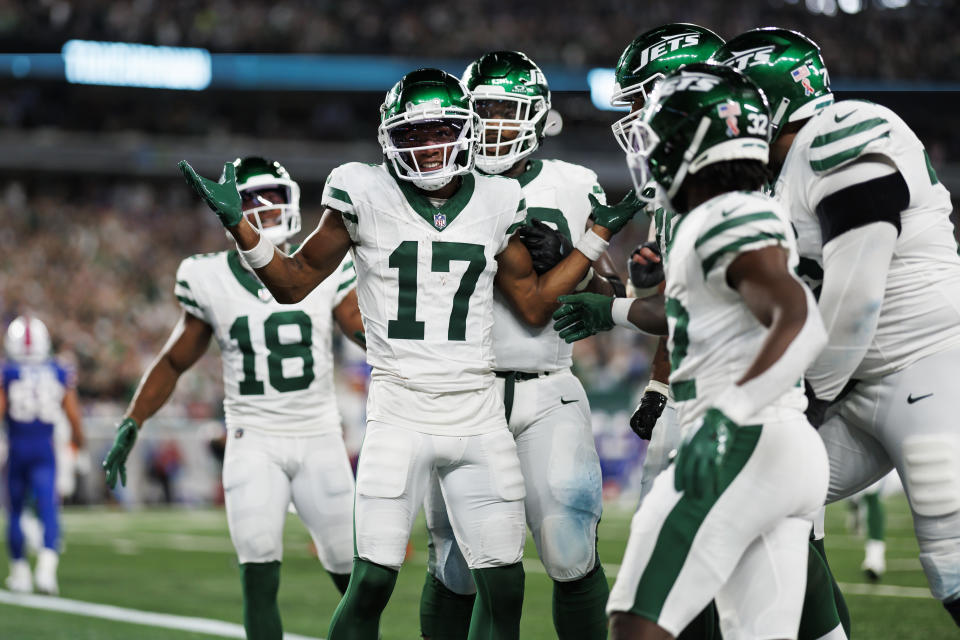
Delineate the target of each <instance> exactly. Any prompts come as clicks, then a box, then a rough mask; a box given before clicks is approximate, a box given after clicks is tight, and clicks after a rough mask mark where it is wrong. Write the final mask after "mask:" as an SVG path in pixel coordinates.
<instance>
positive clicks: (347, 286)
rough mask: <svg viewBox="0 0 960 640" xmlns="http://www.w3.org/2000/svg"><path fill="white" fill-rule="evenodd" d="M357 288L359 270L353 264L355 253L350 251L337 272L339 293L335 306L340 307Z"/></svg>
mask: <svg viewBox="0 0 960 640" xmlns="http://www.w3.org/2000/svg"><path fill="white" fill-rule="evenodd" d="M356 288H357V269H356V267H355V266H354V264H353V252H352V251H349V252H347V255H346V256H344V258H343V262H341V263H340V267H339V269H338V270H337V293H336V294H335V295H334V297H333V306H334V307H336V306H338V305H339V304H340V303H341V302H343V299H344V298H346V297H347V294H348V293H350V292H351V291H353V290H354V289H356Z"/></svg>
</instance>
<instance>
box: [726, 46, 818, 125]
mask: <svg viewBox="0 0 960 640" xmlns="http://www.w3.org/2000/svg"><path fill="white" fill-rule="evenodd" d="M712 59H713V61H715V62H718V63H720V64H723V65H726V66H729V67H733V68H735V69H737V70H738V71H742V72H743V73H745V74H746V75H747V77H749V78H750V79H751V80H753V81H754V82H755V83H757V85H758V86H759V87H760V88H761V89H762V90H763V92H764V93H765V94H767V100H769V102H770V111H771V112H772V117H771V120H770V124H771V127H772V130H773V135H772V140H776V139H777V136H778V135H779V134H780V131H781V129H782V126H783V125H784V124H786V123H788V122H796V121H798V120H806V119H807V118H810V117H811V116H813V115H815V114H816V113H817V112H818V111H820V110H821V109H823V108H824V107H827V106H829V105H831V104H833V94H832V93H831V92H830V76H829V75H828V74H827V67H826V65H825V64H824V62H823V56H821V55H820V47H818V46H817V45H816V43H815V42H813V41H812V40H810V38H808V37H806V36H805V35H803V34H802V33H797V32H796V31H789V30H787V29H776V28H773V27H769V28H765V29H754V30H752V31H747V32H746V33H742V34H740V35H739V36H737V37H736V38H734V39H733V40H731V41H730V42H728V43H727V44H725V45H724V46H722V47H720V49H719V50H717V52H716V53H715V54H714V55H713V58H712Z"/></svg>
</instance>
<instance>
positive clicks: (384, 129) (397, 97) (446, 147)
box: [377, 69, 480, 191]
mask: <svg viewBox="0 0 960 640" xmlns="http://www.w3.org/2000/svg"><path fill="white" fill-rule="evenodd" d="M479 129H480V126H479V119H478V118H477V114H476V112H475V111H474V109H473V98H472V97H471V96H470V92H469V91H467V88H466V87H465V86H463V83H461V82H460V81H459V80H458V79H457V78H456V77H455V76H452V75H450V74H449V73H447V72H445V71H441V70H440V69H417V70H416V71H411V72H410V73H408V74H407V75H405V76H403V78H401V79H400V82H398V83H397V84H395V85H393V88H392V89H390V91H388V92H387V96H386V98H385V99H384V101H383V104H382V105H381V106H380V128H379V130H378V135H377V137H378V138H379V140H380V146H381V148H382V149H383V153H384V155H385V156H386V157H387V159H388V160H389V161H390V162H391V163H392V165H393V170H394V173H395V174H396V176H397V177H398V178H400V179H401V180H406V181H409V182H412V183H413V184H414V185H416V186H417V187H419V188H421V189H424V190H426V191H435V190H437V189H440V188H442V187H443V186H445V185H446V184H448V183H449V182H450V181H451V180H452V179H453V178H454V176H457V175H460V174H463V173H468V172H470V171H471V170H473V164H474V158H475V147H476V142H477V131H479ZM431 150H435V151H438V152H439V156H437V157H436V159H435V160H430V161H428V162H427V164H424V165H423V166H421V162H423V160H422V159H419V158H418V156H420V155H424V154H426V155H428V156H429V155H430V154H429V152H430V151H431ZM428 165H429V166H428Z"/></svg>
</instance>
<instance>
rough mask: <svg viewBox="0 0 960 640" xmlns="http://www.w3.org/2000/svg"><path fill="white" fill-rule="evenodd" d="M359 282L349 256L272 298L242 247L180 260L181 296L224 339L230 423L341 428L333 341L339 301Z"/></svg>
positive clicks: (284, 431)
mask: <svg viewBox="0 0 960 640" xmlns="http://www.w3.org/2000/svg"><path fill="white" fill-rule="evenodd" d="M355 286H356V273H355V271H354V269H353V264H352V261H351V260H350V258H349V256H348V257H347V258H346V259H344V261H343V263H342V264H341V265H340V267H339V269H338V270H337V272H336V273H335V275H333V276H331V277H329V278H327V279H326V280H325V281H324V282H323V283H321V284H320V286H318V287H317V288H316V289H314V290H313V291H312V292H311V293H310V295H308V296H307V297H306V298H304V299H303V300H301V301H300V302H298V303H295V304H280V303H279V302H277V301H276V300H274V299H273V296H272V295H270V292H269V291H268V290H267V289H266V287H264V286H263V285H262V284H261V282H260V281H259V280H258V279H257V277H256V276H255V275H254V274H253V273H251V272H250V271H247V270H246V269H245V268H244V267H243V265H242V263H241V262H240V257H239V256H238V255H237V252H236V251H222V252H220V253H207V254H200V255H195V256H191V257H189V258H187V259H186V260H184V261H183V262H181V263H180V268H179V269H178V270H177V284H176V287H175V293H176V296H177V300H178V301H179V302H180V306H181V307H183V309H184V311H186V312H187V313H189V314H191V315H194V316H196V317H197V318H199V319H201V320H203V321H204V322H206V323H207V324H209V325H210V326H211V327H213V332H214V335H215V336H216V338H217V343H218V344H219V345H220V351H221V359H222V363H223V386H224V395H225V397H224V401H223V409H224V414H225V416H226V422H227V426H228V427H244V428H254V429H259V430H262V431H267V432H270V433H274V434H279V435H307V434H310V435H313V434H317V433H325V432H331V431H336V432H339V431H340V412H339V410H338V409H337V402H336V397H335V395H334V381H333V355H332V353H331V345H330V342H331V331H332V322H333V309H334V308H335V307H336V306H337V305H339V304H340V302H342V301H343V299H344V298H345V297H346V295H347V294H348V293H349V292H350V291H351V290H352V289H353V288H354V287H355Z"/></svg>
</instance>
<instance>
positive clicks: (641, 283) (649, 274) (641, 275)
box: [627, 240, 663, 289]
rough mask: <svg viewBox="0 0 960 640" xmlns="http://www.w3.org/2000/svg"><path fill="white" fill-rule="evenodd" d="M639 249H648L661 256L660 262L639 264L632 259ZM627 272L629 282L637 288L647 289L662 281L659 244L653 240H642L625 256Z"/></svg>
mask: <svg viewBox="0 0 960 640" xmlns="http://www.w3.org/2000/svg"><path fill="white" fill-rule="evenodd" d="M641 249H649V250H650V251H652V252H654V253H655V254H657V257H658V258H661V260H660V262H650V261H649V260H648V261H647V263H646V264H640V263H639V262H635V261H634V260H633V256H635V255H640V250H641ZM627 273H629V274H630V282H631V283H633V286H634V287H636V288H637V289H649V288H650V287H655V286H657V285H658V284H660V283H661V282H663V259H662V257H661V255H660V245H658V244H657V243H656V242H654V241H653V240H650V241H648V242H644V243H643V244H641V245H639V246H638V247H637V248H636V249H634V250H633V253H632V254H630V257H629V258H627Z"/></svg>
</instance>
